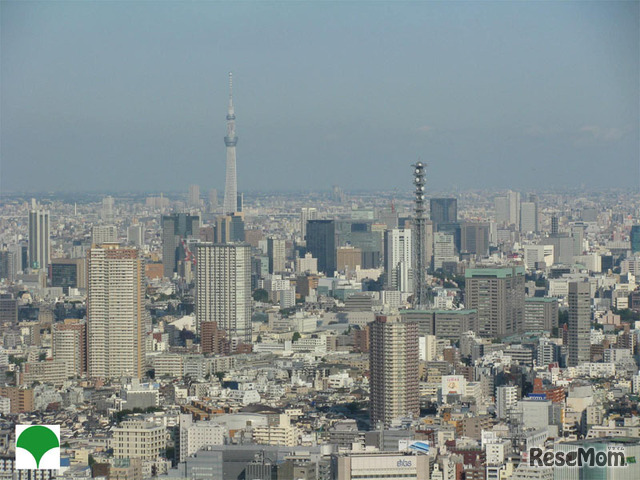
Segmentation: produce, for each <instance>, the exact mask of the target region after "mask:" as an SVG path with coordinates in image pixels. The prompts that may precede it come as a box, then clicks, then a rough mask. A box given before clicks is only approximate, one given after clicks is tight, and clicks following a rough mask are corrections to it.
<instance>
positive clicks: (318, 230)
mask: <svg viewBox="0 0 640 480" xmlns="http://www.w3.org/2000/svg"><path fill="white" fill-rule="evenodd" d="M306 238H307V251H308V252H311V254H312V255H313V256H314V257H315V258H317V259H318V270H319V271H321V272H324V274H325V275H327V276H328V277H333V274H334V272H335V271H336V224H335V222H334V221H333V220H308V221H307V235H306Z"/></svg>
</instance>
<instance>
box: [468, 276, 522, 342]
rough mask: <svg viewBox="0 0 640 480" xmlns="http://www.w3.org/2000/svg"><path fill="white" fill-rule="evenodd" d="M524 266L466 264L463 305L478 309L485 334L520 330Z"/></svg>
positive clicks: (481, 333)
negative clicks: (467, 265)
mask: <svg viewBox="0 0 640 480" xmlns="http://www.w3.org/2000/svg"><path fill="white" fill-rule="evenodd" d="M524 272H525V270H524V267H520V266H518V267H500V268H468V269H467V270H466V271H465V306H466V307H467V308H470V309H476V310H477V311H478V332H477V333H479V334H480V335H482V336H485V337H501V336H505V335H513V334H515V333H521V332H522V329H523V327H524Z"/></svg>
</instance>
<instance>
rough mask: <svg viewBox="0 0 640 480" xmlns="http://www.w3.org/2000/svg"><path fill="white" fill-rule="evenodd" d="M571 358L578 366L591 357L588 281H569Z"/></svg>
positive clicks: (573, 364) (574, 364) (572, 362)
mask: <svg viewBox="0 0 640 480" xmlns="http://www.w3.org/2000/svg"><path fill="white" fill-rule="evenodd" d="M568 300H569V325H568V327H569V339H568V340H569V342H568V343H569V359H568V365H569V366H570V367H571V366H576V365H579V364H581V363H584V362H588V361H589V359H590V348H591V337H590V334H591V287H590V285H589V283H588V282H569V296H568Z"/></svg>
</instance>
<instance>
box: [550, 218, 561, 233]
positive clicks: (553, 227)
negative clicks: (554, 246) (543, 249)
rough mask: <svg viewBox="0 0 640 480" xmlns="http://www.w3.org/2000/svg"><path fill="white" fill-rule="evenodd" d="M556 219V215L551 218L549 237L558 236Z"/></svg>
mask: <svg viewBox="0 0 640 480" xmlns="http://www.w3.org/2000/svg"><path fill="white" fill-rule="evenodd" d="M559 231H560V230H559V228H558V217H557V216H556V215H552V216H551V235H558V233H559Z"/></svg>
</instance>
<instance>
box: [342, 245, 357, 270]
mask: <svg viewBox="0 0 640 480" xmlns="http://www.w3.org/2000/svg"><path fill="white" fill-rule="evenodd" d="M336 265H337V268H338V271H339V272H346V271H347V270H350V271H352V272H353V271H355V269H356V267H361V266H362V249H361V248H356V247H348V246H347V247H338V249H337V251H336Z"/></svg>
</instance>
